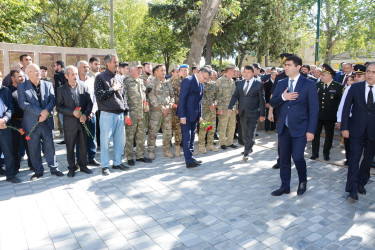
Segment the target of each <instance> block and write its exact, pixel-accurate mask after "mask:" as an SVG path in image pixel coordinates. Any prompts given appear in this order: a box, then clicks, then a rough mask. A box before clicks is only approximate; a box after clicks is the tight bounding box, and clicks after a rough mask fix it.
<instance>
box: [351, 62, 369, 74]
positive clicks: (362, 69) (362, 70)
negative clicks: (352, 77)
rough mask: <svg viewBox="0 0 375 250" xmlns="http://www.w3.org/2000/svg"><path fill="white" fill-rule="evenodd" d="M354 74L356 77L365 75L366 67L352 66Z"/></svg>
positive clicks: (360, 65)
mask: <svg viewBox="0 0 375 250" xmlns="http://www.w3.org/2000/svg"><path fill="white" fill-rule="evenodd" d="M354 73H355V74H358V75H363V74H365V73H366V67H365V66H364V65H362V64H356V65H354Z"/></svg>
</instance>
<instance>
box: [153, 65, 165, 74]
mask: <svg viewBox="0 0 375 250" xmlns="http://www.w3.org/2000/svg"><path fill="white" fill-rule="evenodd" d="M163 66H164V65H163V64H157V65H155V67H154V68H153V69H152V74H154V73H155V71H157V70H158V69H159V68H160V67H163Z"/></svg>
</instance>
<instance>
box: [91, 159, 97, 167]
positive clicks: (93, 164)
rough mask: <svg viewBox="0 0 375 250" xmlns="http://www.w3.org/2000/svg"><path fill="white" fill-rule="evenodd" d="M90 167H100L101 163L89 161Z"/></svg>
mask: <svg viewBox="0 0 375 250" xmlns="http://www.w3.org/2000/svg"><path fill="white" fill-rule="evenodd" d="M89 165H92V166H100V163H99V162H98V161H97V160H95V159H92V160H91V161H89Z"/></svg>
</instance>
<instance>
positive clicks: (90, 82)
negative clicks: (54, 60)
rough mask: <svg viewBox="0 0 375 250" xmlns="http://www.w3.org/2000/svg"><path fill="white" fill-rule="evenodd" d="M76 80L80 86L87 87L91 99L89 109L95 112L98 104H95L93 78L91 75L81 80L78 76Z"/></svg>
mask: <svg viewBox="0 0 375 250" xmlns="http://www.w3.org/2000/svg"><path fill="white" fill-rule="evenodd" d="M77 82H78V84H80V85H81V86H86V87H87V88H88V89H89V94H90V97H91V101H92V111H91V113H93V114H95V112H96V111H97V110H98V104H97V102H96V98H95V94H94V83H95V79H94V78H92V77H87V80H86V81H82V80H81V79H79V77H78V80H77Z"/></svg>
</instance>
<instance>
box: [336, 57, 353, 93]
mask: <svg viewBox="0 0 375 250" xmlns="http://www.w3.org/2000/svg"><path fill="white" fill-rule="evenodd" d="M341 70H342V72H343V73H342V74H341V75H340V77H339V83H341V84H342V85H343V86H344V87H346V83H347V82H348V78H349V76H351V75H352V74H353V65H352V64H351V63H342V64H341Z"/></svg>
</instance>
